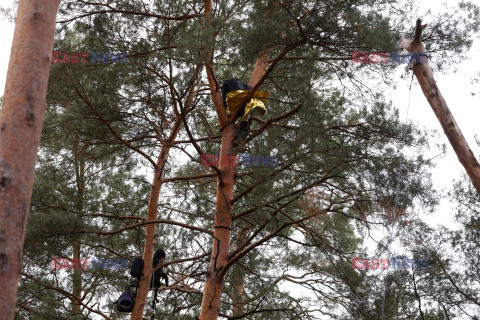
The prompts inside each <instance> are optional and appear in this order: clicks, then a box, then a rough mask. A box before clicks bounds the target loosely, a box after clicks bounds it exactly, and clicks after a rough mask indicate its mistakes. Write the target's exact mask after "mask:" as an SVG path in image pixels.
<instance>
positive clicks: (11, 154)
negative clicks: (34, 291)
mask: <svg viewBox="0 0 480 320" xmlns="http://www.w3.org/2000/svg"><path fill="white" fill-rule="evenodd" d="M59 4H60V0H20V2H19V4H18V13H17V19H16V25H15V32H14V36H13V42H12V50H11V55H10V62H9V65H8V72H7V79H6V86H5V95H4V100H3V105H2V110H1V114H0V283H1V284H2V294H1V295H0V314H1V315H2V319H5V320H11V319H13V318H14V312H15V302H16V296H17V285H18V279H19V277H20V271H21V268H22V248H23V241H24V238H25V227H26V221H27V217H28V210H29V208H30V200H31V195H32V187H33V176H34V173H35V162H36V160H37V151H38V145H39V143H40V135H41V131H42V124H43V118H44V115H45V107H46V102H45V98H46V94H47V85H48V75H49V71H50V64H51V57H52V49H53V36H54V33H55V19H56V15H57V10H58V5H59Z"/></svg>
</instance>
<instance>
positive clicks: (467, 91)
mask: <svg viewBox="0 0 480 320" xmlns="http://www.w3.org/2000/svg"><path fill="white" fill-rule="evenodd" d="M476 1H478V2H479V4H480V0H476ZM452 2H456V1H452ZM418 4H419V5H420V6H421V7H423V8H430V9H431V10H432V11H435V8H439V7H442V6H443V5H441V4H439V3H438V1H436V0H431V1H427V0H424V1H422V0H420V1H418ZM0 6H1V7H13V0H0ZM413 25H414V21H412V26H413ZM13 31H14V24H13V23H11V22H8V21H6V19H5V18H4V17H0V44H1V45H0V96H2V95H3V92H4V88H5V78H6V74H7V67H8V61H9V55H10V48H11V43H12V38H13ZM479 56H480V41H478V40H476V42H475V43H474V47H473V48H472V50H471V52H470V53H469V54H468V55H467V57H468V59H467V60H465V61H463V62H462V63H461V64H460V65H459V66H458V71H457V72H456V73H455V74H453V73H451V72H448V73H438V72H437V73H436V74H434V76H435V78H436V81H437V84H438V87H439V88H440V90H441V92H442V94H443V96H444V97H445V100H446V101H447V104H448V105H449V107H450V109H451V111H452V113H453V115H454V116H455V118H456V121H457V123H458V125H459V126H460V128H461V129H462V131H463V134H464V135H465V138H466V139H467V141H468V143H469V144H470V147H471V148H472V149H473V151H474V154H475V155H476V156H477V158H478V157H479V155H480V148H479V147H478V146H477V144H476V142H475V135H478V134H480V128H479V127H478V121H479V120H478V119H480V90H479V84H478V83H474V82H473V80H474V79H478V78H479V74H480V63H479V62H478V59H479ZM400 73H401V70H399V75H400ZM409 84H410V77H408V79H405V80H402V79H400V77H398V83H397V88H396V89H395V90H394V89H393V88H391V89H390V90H389V91H388V92H385V94H386V96H387V99H391V100H392V101H393V104H394V105H395V106H396V107H398V108H399V109H400V114H401V116H402V120H403V119H405V114H406V110H407V102H408V94H409V92H408V88H409ZM472 93H475V95H472ZM408 118H409V120H410V121H414V122H417V123H419V124H420V125H422V126H424V127H426V128H429V129H435V130H438V131H439V132H440V133H441V134H440V142H443V143H446V144H447V155H446V156H445V157H444V158H443V159H440V160H438V162H437V166H436V168H435V169H434V170H433V173H432V174H433V177H432V178H433V183H434V186H435V187H436V188H437V189H439V190H442V189H445V190H450V188H451V186H452V180H453V179H459V178H460V177H461V173H462V172H463V167H462V166H461V165H460V163H459V162H458V160H457V158H456V155H455V153H454V152H453V149H452V147H451V146H450V145H449V144H448V140H447V138H446V137H445V135H444V134H443V131H442V129H441V127H440V124H439V123H438V121H437V119H436V117H435V115H434V113H433V111H432V110H431V107H430V105H429V104H428V102H427V100H426V99H425V96H424V95H423V93H422V91H421V89H420V86H419V85H418V82H417V81H416V79H414V82H413V87H412V93H411V102H410V109H409V116H408ZM452 210H453V207H452V206H451V204H450V201H449V199H447V198H445V199H444V200H443V201H442V202H441V204H440V206H439V207H438V210H437V213H436V214H435V215H434V216H433V217H432V216H429V217H425V220H428V221H430V222H431V223H433V224H444V225H451V218H452V216H453V212H452Z"/></svg>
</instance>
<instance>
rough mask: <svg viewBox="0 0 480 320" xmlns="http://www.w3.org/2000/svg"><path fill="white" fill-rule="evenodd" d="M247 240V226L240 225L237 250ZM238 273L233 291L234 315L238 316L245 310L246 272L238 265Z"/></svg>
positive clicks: (234, 280)
mask: <svg viewBox="0 0 480 320" xmlns="http://www.w3.org/2000/svg"><path fill="white" fill-rule="evenodd" d="M246 240H247V229H246V228H245V227H240V230H239V231H238V240H237V244H236V250H238V249H240V248H241V247H243V245H244V244H245V241H246ZM236 269H237V270H236V275H235V278H234V279H233V281H232V283H233V286H234V292H233V299H232V300H233V301H232V302H233V308H232V316H234V317H235V316H238V315H240V314H241V313H242V312H243V298H242V297H243V291H244V287H243V286H244V282H245V280H244V279H245V272H244V271H243V270H242V268H241V267H240V266H238V265H236Z"/></svg>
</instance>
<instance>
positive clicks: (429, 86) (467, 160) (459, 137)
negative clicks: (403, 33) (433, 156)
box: [400, 19, 480, 195]
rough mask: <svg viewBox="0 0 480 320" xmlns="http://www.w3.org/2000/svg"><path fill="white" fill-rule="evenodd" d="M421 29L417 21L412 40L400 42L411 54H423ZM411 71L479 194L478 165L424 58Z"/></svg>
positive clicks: (479, 175)
mask: <svg viewBox="0 0 480 320" xmlns="http://www.w3.org/2000/svg"><path fill="white" fill-rule="evenodd" d="M424 27H425V26H422V24H421V20H420V19H418V20H417V26H416V30H415V36H414V39H413V40H406V39H402V40H401V41H400V45H401V46H402V47H403V48H404V49H405V50H407V51H408V52H410V53H413V54H418V53H425V47H424V46H423V43H422V41H421V35H422V30H423V28H424ZM412 60H413V59H412ZM411 68H412V70H413V73H414V74H415V77H416V78H417V80H418V83H419V84H420V86H421V88H422V91H423V94H424V95H425V97H426V98H427V101H428V103H429V104H430V106H431V107H432V109H433V112H434V113H435V115H436V116H437V119H438V121H439V122H440V124H441V126H442V128H443V131H444V132H445V135H446V136H447V138H448V140H449V141H450V145H451V146H452V147H453V150H454V151H455V153H456V154H457V157H458V160H459V161H460V163H461V164H462V165H463V167H464V168H465V170H466V171H467V174H468V176H469V177H470V180H471V181H472V183H473V185H474V187H475V189H477V193H478V194H479V195H480V164H479V163H478V160H477V158H475V155H474V154H473V152H472V150H471V149H470V146H469V145H468V143H467V141H466V140H465V137H464V136H463V134H462V131H461V130H460V127H459V126H458V125H457V122H456V121H455V118H454V117H453V115H452V113H451V112H450V109H449V108H448V106H447V103H446V101H445V99H444V98H443V96H442V94H441V92H440V89H439V88H438V87H437V84H436V82H435V79H434V78H433V73H432V70H431V69H430V66H429V64H428V61H427V58H426V57H422V56H420V57H419V59H418V60H417V61H414V62H413V63H412V66H411Z"/></svg>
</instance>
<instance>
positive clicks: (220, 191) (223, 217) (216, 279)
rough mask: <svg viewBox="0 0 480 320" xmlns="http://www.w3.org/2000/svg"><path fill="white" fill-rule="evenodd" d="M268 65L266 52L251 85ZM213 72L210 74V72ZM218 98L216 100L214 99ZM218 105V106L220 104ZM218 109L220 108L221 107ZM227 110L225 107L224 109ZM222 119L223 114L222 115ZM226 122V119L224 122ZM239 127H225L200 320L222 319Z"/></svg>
mask: <svg viewBox="0 0 480 320" xmlns="http://www.w3.org/2000/svg"><path fill="white" fill-rule="evenodd" d="M267 65H268V53H266V54H262V56H261V57H259V58H258V59H257V62H256V64H255V67H254V70H253V73H252V77H251V79H250V82H249V84H250V86H254V85H256V84H257V83H258V82H259V81H260V79H261V78H262V77H263V75H264V74H265V70H266V68H267ZM213 72H214V69H213V63H210V67H208V66H207V75H209V80H210V81H209V82H210V89H211V91H212V96H213V97H215V96H219V92H218V90H217V89H216V88H215V87H214V86H213V85H212V83H214V81H211V79H213V78H214V73H213ZM209 73H210V74H209ZM214 101H215V99H214ZM216 107H217V106H216ZM217 110H218V108H217ZM222 111H223V110H222ZM219 118H220V119H221V116H220V115H219ZM220 123H221V125H222V121H220ZM238 129H239V125H235V124H233V123H232V124H229V125H227V126H225V127H224V128H223V130H222V144H221V147H220V161H219V162H220V166H219V167H218V168H219V170H220V174H219V176H218V179H217V195H216V196H217V203H216V208H215V209H216V212H215V226H214V231H213V245H212V247H213V248H212V256H211V258H210V265H209V268H208V275H207V279H206V283H205V289H204V291H203V299H202V307H201V311H200V320H216V319H217V318H218V310H219V308H220V297H221V295H222V289H223V283H224V280H225V279H224V276H225V273H226V271H227V270H224V267H225V265H226V264H227V262H228V253H229V250H230V236H231V228H232V213H231V212H232V198H233V188H234V185H235V181H234V174H235V166H234V165H231V164H230V162H229V161H221V159H228V158H226V156H235V154H230V151H231V150H233V139H234V138H235V135H236V133H237V130H238Z"/></svg>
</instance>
